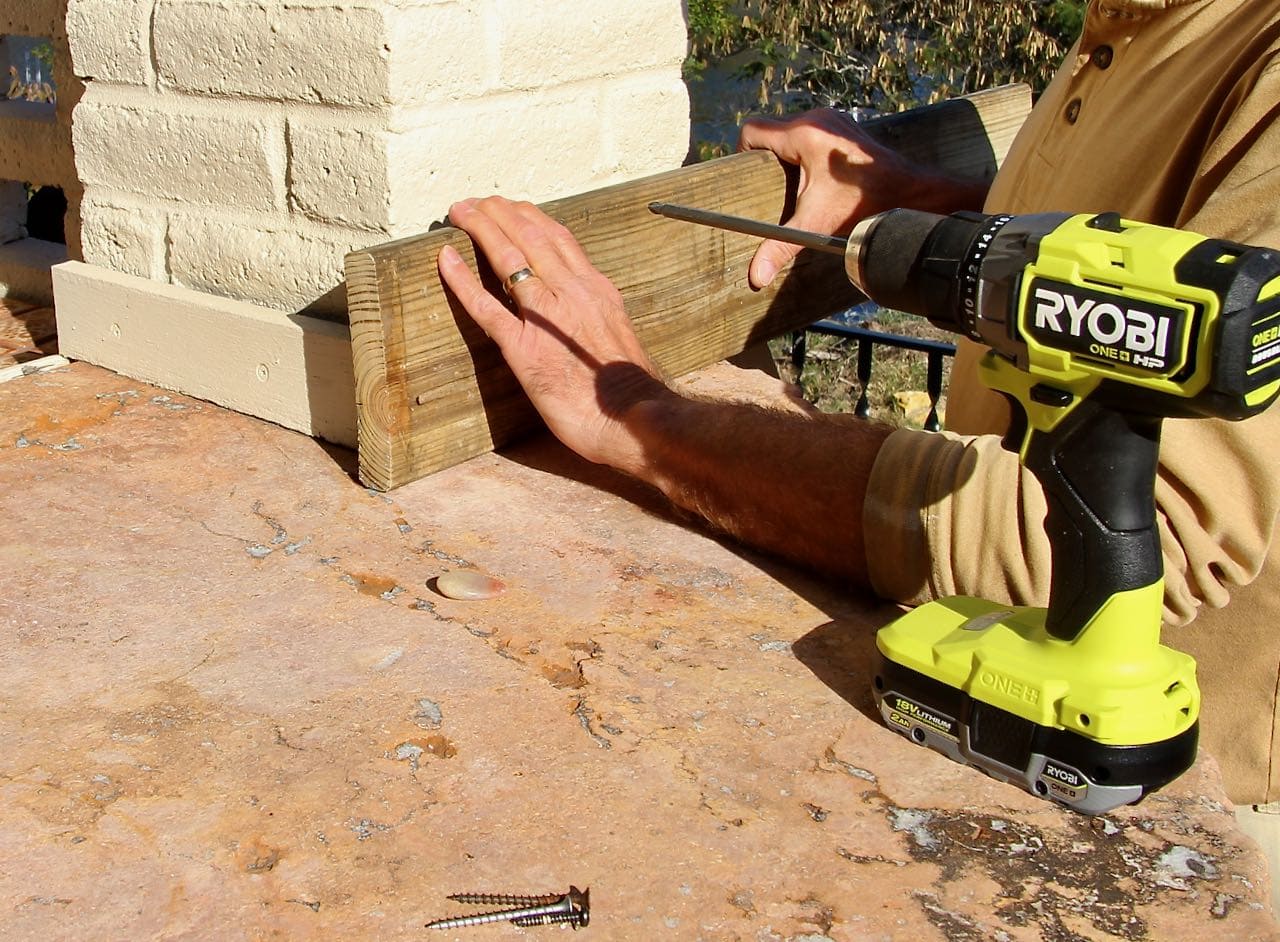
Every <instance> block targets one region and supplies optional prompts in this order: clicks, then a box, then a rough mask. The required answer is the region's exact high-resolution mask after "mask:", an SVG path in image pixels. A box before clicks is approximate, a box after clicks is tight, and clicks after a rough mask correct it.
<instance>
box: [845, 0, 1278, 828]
mask: <svg viewBox="0 0 1280 942" xmlns="http://www.w3.org/2000/svg"><path fill="white" fill-rule="evenodd" d="M987 208H988V209H989V210H991V211H1001V212H1014V213H1018V212H1035V211H1049V210H1053V211H1069V212H1086V211H1099V212H1100V211H1107V210H1114V211H1118V212H1120V213H1122V214H1123V215H1124V216H1126V217H1127V218H1131V219H1137V220H1142V221H1147V222H1153V223H1158V224H1162V225H1174V226H1180V227H1184V228H1187V229H1190V230H1193V231H1196V232H1199V233H1201V234H1203V235H1207V236H1219V237H1225V238H1231V239H1235V240H1237V241H1241V242H1245V243H1251V244H1260V245H1269V246H1273V247H1280V0H1168V2H1162V0H1095V2H1094V3H1092V4H1091V6H1090V8H1089V10H1088V13H1087V16H1086V22H1085V26H1084V31H1083V35H1082V36H1081V39H1080V42H1079V43H1078V44H1077V46H1076V47H1075V48H1074V49H1073V50H1072V51H1071V52H1070V53H1069V54H1068V56H1067V59H1066V61H1065V63H1064V64H1063V67H1062V69H1061V70H1060V71H1059V73H1058V75H1057V76H1056V78H1055V79H1054V81H1053V82H1052V83H1051V85H1050V87H1049V88H1048V89H1047V90H1046V92H1045V93H1044V95H1043V96H1042V97H1041V99H1040V101H1039V102H1037V105H1036V107H1035V109H1034V111H1033V112H1032V115H1031V116H1030V118H1029V119H1028V121H1027V123H1026V125H1025V126H1024V127H1023V129H1022V130H1021V132H1020V133H1019V136H1018V139H1017V141H1016V142H1015V144H1014V146H1013V149H1012V150H1011V152H1010V154H1009V156H1008V158H1007V159H1006V161H1005V164H1004V166H1003V167H1002V169H1001V171H1000V173H999V175H998V176H997V178H996V181H995V184H994V185H993V187H992V189H991V193H990V197H989V199H988V203H987ZM980 353H981V348H979V347H978V346H977V345H976V344H971V343H967V342H966V343H965V344H964V345H963V348H962V349H961V351H960V352H959V355H958V356H957V358H956V363H955V366H954V369H953V373H952V380H951V389H950V394H949V399H948V410H947V424H948V429H949V431H948V432H947V433H943V434H940V435H938V434H929V433H925V432H913V431H898V432H895V433H894V434H893V435H891V436H890V437H889V439H888V441H887V442H886V444H885V447H884V449H883V450H882V451H881V453H880V456H879V457H878V459H877V461H876V465H875V468H874V469H873V471H872V477H871V484H870V493H869V494H868V499H867V509H866V518H865V525H866V530H867V542H868V544H869V545H877V546H880V547H882V548H885V549H886V550H887V551H884V552H877V553H876V554H874V556H873V558H872V559H870V560H869V564H870V568H871V579H872V583H873V585H874V587H875V588H876V590H877V591H878V592H880V593H881V594H883V595H885V596H887V597H889V598H894V599H898V600H901V601H904V602H911V603H918V602H922V601H926V600H928V599H932V598H938V597H941V596H947V595H955V594H966V595H979V596H984V597H987V598H992V599H999V600H1007V601H1010V602H1014V603H1020V604H1044V602H1045V599H1046V597H1047V593H1048V579H1049V553H1048V544H1047V539H1046V537H1045V535H1044V531H1043V528H1042V523H1043V518H1044V513H1045V504H1044V498H1043V495H1042V493H1041V490H1040V487H1039V484H1038V483H1037V482H1036V480H1035V479H1034V478H1033V477H1032V476H1031V475H1030V474H1028V473H1027V472H1025V471H1023V470H1022V469H1021V468H1020V466H1019V464H1018V461H1017V457H1016V455H1013V454H1011V453H1009V452H1006V451H1004V450H1003V449H1002V448H1001V446H1000V441H999V437H998V436H999V434H1001V433H1002V432H1003V431H1004V429H1005V427H1006V425H1007V422H1008V411H1007V408H1006V405H1005V402H1004V400H1003V399H1002V398H1000V397H999V396H996V395H995V394H994V393H991V392H990V391H988V390H986V389H984V388H983V387H981V386H980V385H979V383H978V380H977V375H976V372H975V370H974V364H975V362H976V359H977V357H978V356H979V355H980ZM1160 465H1161V466H1160V473H1159V480H1158V482H1157V485H1156V499H1157V504H1158V512H1159V523H1160V528H1161V536H1162V540H1163V548H1164V565H1165V582H1166V587H1165V617H1166V625H1167V627H1166V629H1165V631H1164V635H1163V637H1164V641H1165V643H1167V644H1170V645H1172V646H1174V647H1177V648H1179V649H1181V650H1184V651H1187V652H1188V653H1190V654H1192V655H1193V656H1194V657H1195V658H1196V660H1197V662H1198V668H1199V677H1200V684H1201V690H1202V694H1203V706H1202V710H1201V743H1202V745H1203V747H1204V748H1205V749H1206V750H1207V751H1208V752H1209V753H1210V754H1211V755H1213V756H1214V757H1215V758H1217V760H1218V761H1219V763H1220V764H1221V765H1222V766H1223V771H1224V775H1225V778H1226V781H1227V787H1228V791H1229V793H1230V794H1231V795H1232V798H1233V799H1234V800H1236V801H1239V802H1250V803H1254V802H1263V801H1272V800H1276V799H1277V798H1280V754H1278V753H1277V752H1276V747H1277V745H1278V744H1280V731H1278V730H1277V726H1278V725H1280V724H1277V722H1276V719H1277V684H1278V683H1280V562H1278V561H1276V560H1275V559H1273V558H1271V557H1272V555H1273V554H1271V552H1270V551H1271V546H1272V539H1273V535H1274V530H1275V525H1276V520H1277V515H1278V514H1280V406H1273V407H1272V408H1271V409H1269V410H1268V411H1267V412H1266V413H1264V414H1263V415H1260V416H1257V417H1255V418H1252V419H1249V420H1246V421H1244V422H1239V423H1231V422H1225V421H1217V420H1204V419H1202V420H1167V421H1166V422H1165V423H1164V433H1163V437H1162V442H1161V449H1160ZM1228 600H1230V602H1231V604H1230V607H1229V608H1224V606H1226V605H1227V602H1228ZM1192 619H1195V621H1194V623H1192ZM1273 757H1274V758H1273Z"/></svg>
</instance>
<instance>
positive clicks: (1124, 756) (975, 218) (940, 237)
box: [651, 204, 1280, 814]
mask: <svg viewBox="0 0 1280 942" xmlns="http://www.w3.org/2000/svg"><path fill="white" fill-rule="evenodd" d="M651 209H653V210H654V211H655V212H659V213H662V214H664V215H671V216H675V217H677V218H684V219H689V220H691V221H696V222H702V223H707V224H711V225H718V226H720V227H722V228H730V229H735V230H738V231H746V232H749V233H752V234H756V235H762V236H765V237H770V238H778V239H782V240H784V241H791V242H797V243H799V244H802V245H808V246H809V247H811V248H816V249H819V250H823V251H834V252H840V253H841V254H843V255H844V260H845V270H846V272H847V274H848V276H849V279H850V280H851V281H852V282H853V283H854V285H856V286H857V287H858V288H859V289H860V290H862V291H863V292H864V293H865V294H866V295H867V296H868V297H869V298H870V299H871V300H873V301H875V302H877V303H879V304H881V305H883V306H885V307H889V308H893V309H896V310H900V311H905V312H907V313H911V314H918V315H922V316H924V317H926V318H928V319H929V321H930V322H932V323H933V324H935V325H937V326H938V327H941V328H943V329H945V330H949V331H953V332H955V333H957V334H961V335H963V336H966V337H970V338H973V339H974V340H977V341H980V342H981V343H983V344H985V345H986V346H987V347H988V348H989V350H988V352H987V353H986V354H985V355H984V356H983V358H982V360H981V363H980V365H979V370H980V374H981V378H982V380H983V382H984V383H985V384H986V385H987V386H989V387H990V388H992V389H994V390H997V391H998V392H1000V393H1002V394H1003V395H1004V396H1005V397H1006V398H1007V399H1009V401H1010V402H1011V403H1013V404H1014V405H1016V406H1017V408H1015V409H1014V410H1013V411H1014V427H1013V428H1011V429H1010V432H1009V434H1008V435H1007V436H1006V438H1005V441H1004V444H1005V446H1006V447H1008V448H1010V449H1011V450H1014V451H1017V453H1018V454H1019V457H1020V460H1021V461H1022V463H1023V464H1024V466H1025V467H1027V468H1028V469H1030V470H1031V472H1032V473H1033V474H1034V475H1035V477H1036V479H1037V480H1038V481H1039V483H1040V485H1041V486H1042V487H1043V488H1044V492H1045V497H1046V500H1047V508H1048V510H1047V517H1046V520H1045V530H1046V532H1047V534H1048V538H1049V545H1050V549H1051V552H1052V560H1053V568H1052V573H1051V577H1050V593H1049V604H1048V607H1047V608H1029V607H1020V606H1008V605H1001V604H997V603H994V602H989V601H984V600H982V599H977V598H971V597H955V598H947V599H941V600H939V601H936V602H931V603H928V604H926V605H922V606H920V607H918V608H916V609H915V610H913V611H912V612H910V613H909V614H907V615H905V616H903V617H902V618H899V619H898V620H896V621H895V622H893V623H892V624H890V625H888V626H886V627H885V628H882V629H881V630H880V631H879V633H878V634H877V637H876V647H877V664H876V669H875V675H874V694H875V699H876V703H877V706H878V708H879V710H880V712H881V715H882V716H883V717H884V719H885V721H886V723H887V724H888V725H889V726H890V728H892V729H895V730H897V731H898V732H900V733H902V734H903V735H904V736H907V737H908V738H910V739H911V740H913V741H914V742H917V743H919V744H921V745H925V746H929V747H931V748H933V749H936V750H938V751H939V752H942V753H944V754H945V755H947V756H949V757H951V758H952V759H955V760H957V761H960V762H964V763H967V764H969V765H973V766H976V767H977V768H980V769H982V770H983V771H985V772H987V773H989V774H990V775H992V776H994V777H996V778H998V779H1001V780H1004V781H1007V782H1011V783H1014V784H1016V785H1019V786H1020V787H1022V788H1025V789H1027V790H1028V791H1030V792H1032V793H1033V794H1037V795H1040V796H1042V797H1046V798H1049V799H1053V800H1056V801H1059V802H1061V803H1063V804H1066V805H1068V806H1070V807H1073V808H1075V809H1077V810H1079V811H1083V812H1086V813H1091V814H1098V813H1103V812H1106V811H1109V810H1111V809H1113V808H1115V807H1118V806H1120V805H1123V804H1129V803H1131V802H1134V801H1137V800H1138V799H1140V798H1141V797H1142V796H1144V795H1145V794H1147V793H1149V792H1151V791H1153V790H1155V789H1157V788H1160V787H1161V786H1163V785H1165V784H1167V783H1168V782H1170V781H1172V780H1173V779H1174V778H1176V777H1177V776H1179V775H1180V774H1182V773H1183V772H1184V771H1186V769H1187V768H1189V767H1190V766H1191V764H1192V762H1193V761H1194V760H1195V754H1196V739H1197V731H1198V716H1199V707H1200V694H1199V689H1198V687H1197V685H1196V679H1195V662H1194V660H1193V659H1192V658H1191V657H1189V656H1188V655H1186V654H1182V653H1179V652H1177V651H1174V650H1172V649H1170V648H1168V647H1166V646H1164V645H1162V644H1161V643H1160V627H1161V612H1162V603H1163V584H1164V575H1163V563H1162V559H1161V554H1160V535H1159V531H1158V530H1157V527H1156V509H1155V493H1154V492H1155V478H1156V468H1157V462H1158V457H1159V456H1158V452H1159V442H1160V427H1161V423H1162V421H1163V419H1165V418H1166V417H1178V418H1196V417H1217V418H1226V419H1241V418H1245V417H1247V416H1250V415H1254V414H1256V413H1258V412H1261V411H1262V410H1263V409H1265V408H1266V407H1267V406H1268V405H1270V403H1271V402H1272V401H1273V400H1274V399H1275V398H1276V396H1277V394H1278V393H1280V253H1278V252H1276V251H1273V250H1271V249H1266V248H1258V247H1251V246H1245V245H1240V244H1237V243H1233V242H1228V241H1224V240H1220V239H1207V238H1204V237H1202V236H1199V235H1195V234H1193V233H1190V232H1185V231H1181V230H1177V229H1169V228H1164V227H1160V226H1152V225H1146V224H1142V223H1136V222H1132V221H1128V220H1124V219H1122V218H1121V217H1120V216H1119V215H1117V214H1115V213H1102V214H1082V215H1068V214H1058V213H1052V214H1051V213H1040V214H1031V215H1014V216H1010V215H982V214H977V213H957V214H955V215H951V216H937V215H934V214H931V213H922V212H916V211H913V210H893V211H890V212H887V213H882V214H880V215H878V216H874V217H871V218H869V219H866V220H864V221H862V222H861V223H859V224H858V226H857V227H856V228H855V229H854V231H853V232H852V233H851V235H850V236H849V238H848V239H847V240H841V239H836V238H832V237H828V236H822V235H818V234H815V233H804V232H797V231H796V230H792V229H785V228H784V227H777V226H769V225H767V224H760V223H755V222H753V221H750V220H737V219H734V218H733V217H728V218H727V222H726V217H721V216H718V215H717V214H708V213H705V212H703V211H701V210H689V209H687V208H683V207H670V206H667V205H665V204H661V205H659V206H651Z"/></svg>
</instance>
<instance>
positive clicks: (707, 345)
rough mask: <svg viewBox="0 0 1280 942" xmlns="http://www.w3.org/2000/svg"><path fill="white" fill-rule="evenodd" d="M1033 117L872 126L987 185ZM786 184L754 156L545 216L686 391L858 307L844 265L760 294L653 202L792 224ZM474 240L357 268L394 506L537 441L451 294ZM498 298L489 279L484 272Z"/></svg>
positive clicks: (396, 245) (1020, 100) (353, 313)
mask: <svg viewBox="0 0 1280 942" xmlns="http://www.w3.org/2000/svg"><path fill="white" fill-rule="evenodd" d="M1030 107H1031V96H1030V92H1029V91H1028V90H1027V89H1026V87H1025V86H1011V87H1008V88H1003V89H993V90H991V91H988V92H982V93H979V94H976V95H973V96H969V97H968V98H964V99H955V100H952V101H947V102H943V103H941V104H939V105H934V106H929V107H927V108H921V109H916V110H914V111H911V112H904V113H902V114H898V115H892V116H889V117H886V118H880V119H876V120H874V121H871V122H867V123H866V125H865V127H866V128H867V130H868V132H869V133H871V134H872V135H873V136H874V137H876V138H878V139H880V140H883V141H885V142H886V143H889V144H891V145H892V146H893V147H895V148H897V149H898V150H900V151H902V152H905V153H907V154H909V155H910V156H911V157H913V158H914V159H916V160H918V161H920V162H922V163H925V164H928V165H932V166H935V167H938V168H940V169H942V170H943V171H945V172H948V173H951V174H954V175H956V176H962V177H969V178H979V179H990V178H991V177H992V176H994V174H995V172H996V168H997V167H998V165H999V163H1000V161H1001V160H1002V159H1003V157H1004V154H1005V153H1006V152H1007V151H1008V148H1009V146H1010V144H1011V143H1012V141H1013V138H1014V137H1015V135H1016V134H1017V131H1018V129H1019V128H1020V127H1021V125H1022V122H1023V120H1024V119H1025V118H1026V115H1027V113H1028V112H1029V111H1030ZM787 177H788V175H787V174H786V173H785V172H784V170H783V168H782V167H781V165H780V164H779V163H778V161H777V160H775V159H774V158H773V157H772V155H770V154H767V153H764V152H760V151H755V152H750V153H743V154H734V155H732V156H730V157H725V158H721V159H720V160H714V161H708V162H706V163H702V164H696V165H693V166H689V167H682V168H680V169H678V170H672V171H669V172H667V173H664V174H658V175H655V176H649V177H644V178H642V179H639V180H633V181H631V182H628V183H623V184H619V185H616V186H611V187H607V188H605V189H601V190H595V191H592V192H590V193H583V194H580V195H577V196H572V197H568V198H566V199H561V200H556V201H554V202H552V203H547V204H544V206H543V208H544V209H545V210H546V212H548V213H549V214H550V215H551V216H553V217H554V218H557V219H559V220H560V221H561V222H562V223H564V225H565V226H567V227H568V228H569V230H570V231H571V232H572V233H573V234H574V235H575V236H576V237H577V238H578V240H579V241H580V242H581V243H582V245H583V247H584V248H585V249H586V251H587V254H588V256H590V258H591V260H592V261H593V262H594V263H595V265H596V266H597V267H598V268H599V269H600V270H601V271H603V272H604V273H605V274H606V275H608V276H609V277H610V278H611V279H612V280H613V281H614V283H615V284H616V285H617V286H618V289H619V290H620V291H621V292H622V296H623V299H624V300H625V302H626V305H627V312H628V314H629V315H630V317H631V319H632V322H633V324H634V325H635V329H636V333H637V334H638V335H639V336H640V339H641V340H642V341H643V342H644V344H645V346H646V347H647V349H648V350H649V352H650V354H651V355H652V357H653V359H654V360H655V362H657V363H658V365H659V366H660V367H661V368H662V369H663V370H665V371H666V372H667V373H668V374H669V375H672V376H679V375H682V374H683V373H686V372H688V371H690V370H694V369H698V368H699V367H702V366H705V365H707V364H709V363H712V362H715V361H716V360H719V359H723V358H725V357H729V356H733V355H735V354H737V353H739V352H741V351H742V350H743V349H744V348H746V347H747V346H749V345H751V344H753V343H759V342H761V341H763V340H765V339H768V338H770V337H775V336H777V335H778V334H780V333H783V332H785V331H788V330H795V329H797V328H800V327H803V326H804V325H806V324H810V323H813V322H814V321H817V320H820V319H822V318H823V317H826V316H828V315H830V314H832V313H834V312H836V311H838V310H842V309H844V308H847V307H848V306H849V305H850V304H852V303H855V302H856V301H857V300H859V297H858V295H857V294H856V292H854V291H853V289H852V288H851V287H850V285H849V283H848V281H847V279H846V278H845V275H844V267H843V265H842V264H841V260H840V259H839V258H838V257H837V256H831V255H819V254H817V253H814V252H802V253H801V255H800V256H799V258H797V260H796V261H795V263H794V264H793V265H792V266H790V267H789V268H788V269H786V270H784V271H783V272H781V273H780V274H779V276H778V278H777V280H776V281H775V282H774V284H773V285H772V286H770V287H769V288H768V289H765V290H763V291H752V290H751V289H750V288H749V287H748V285H747V278H746V268H747V264H748V262H749V261H750V259H751V256H752V254H753V253H754V252H755V248H756V246H757V245H758V244H759V240H758V239H755V238H752V237H750V236H743V235H739V234H737V233H729V232H724V231H720V230H715V229H708V228H705V227H701V226H695V225H691V224H688V223H681V222H674V221H672V220H669V219H660V218H658V217H655V216H654V215H653V214H651V213H650V212H649V211H648V209H647V205H648V203H649V202H650V201H653V200H660V201H664V202H673V203H684V204H688V205H693V206H697V207H701V208H704V209H711V210H716V211H719V212H724V213H730V214H734V215H739V216H746V217H749V218H753V219H761V220H766V221H776V220H778V219H780V218H783V217H784V216H785V215H786V210H785V207H786V204H787V201H788V198H789V192H788V181H787ZM445 245H453V246H454V247H455V248H457V249H458V251H459V252H461V253H462V254H463V255H464V257H468V258H470V259H471V260H472V261H473V262H474V253H473V251H472V247H471V244H470V241H469V239H468V238H467V237H466V236H465V234H463V233H461V232H459V231H458V230H456V229H450V228H444V229H439V230H436V231H433V232H429V233H426V234H423V235H421V236H416V237H412V238H408V239H401V240H398V241H396V242H391V243H387V244H385V245H381V246H374V247H372V248H369V249H364V250H361V251H357V252H352V253H351V254H349V255H348V256H347V260H346V276H347V292H348V307H349V311H350V319H351V339H352V347H353V350H352V352H353V356H354V357H355V372H356V395H357V397H358V404H357V416H358V422H359V439H360V445H359V458H360V477H361V480H362V481H364V482H365V483H366V484H369V485H371V486H373V487H376V488H379V489H382V490H389V489H391V488H394V487H398V486H399V485H401V484H405V483H408V482H409V481H412V480H415V479H417V478H419V477H422V476H424V475H427V474H431V473H433V472H435V471H438V470H441V469H443V468H446V467H448V466H450V465H452V464H456V463H457V462H460V461H463V460H466V459H467V458H471V457H474V456H475V455H478V454H482V453H484V452H485V451H488V450H490V449H492V448H496V447H499V446H501V445H503V444H505V443H507V442H509V441H512V440H513V439H515V438H517V437H519V436H520V435H523V434H525V433H526V432H528V431H529V430H531V429H535V428H538V427H540V423H539V421H538V418H537V414H536V413H535V412H534V411H533V408H532V406H531V405H530V404H529V402H528V400H527V399H526V398H525V397H524V394H523V392H522V391H521V389H520V387H519V385H518V384H517V383H516V381H515V378H514V377H513V376H512V375H511V372H510V370H508V369H507V367H506V364H505V363H504V362H503V360H502V357H501V355H500V354H499V353H498V351H497V348H496V347H495V346H494V345H493V344H492V343H491V342H490V341H489V340H488V338H487V337H485V335H484V333H483V332H482V331H480V330H479V328H478V327H476V325H475V324H474V323H473V322H472V321H471V319H470V318H469V317H468V316H467V315H466V313H465V312H464V311H462V310H461V307H460V305H458V303H457V301H456V299H455V298H453V297H452V295H450V294H449V292H448V291H446V290H445V289H444V287H443V285H442V284H441V282H440V278H439V273H438V271H437V268H436V257H437V256H438V254H439V252H440V249H441V248H442V247H443V246H445ZM482 275H483V276H484V277H486V278H488V279H489V284H490V287H491V288H494V289H495V290H496V279H495V278H494V276H493V273H492V272H489V271H488V270H487V269H482Z"/></svg>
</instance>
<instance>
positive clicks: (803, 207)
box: [738, 108, 987, 288]
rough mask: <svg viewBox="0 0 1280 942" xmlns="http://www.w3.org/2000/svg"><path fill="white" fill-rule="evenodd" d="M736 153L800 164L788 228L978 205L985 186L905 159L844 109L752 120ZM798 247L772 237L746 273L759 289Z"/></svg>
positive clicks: (830, 231)
mask: <svg viewBox="0 0 1280 942" xmlns="http://www.w3.org/2000/svg"><path fill="white" fill-rule="evenodd" d="M738 150H740V151H742V150H769V151H772V152H773V153H774V154H775V155H777V157H778V158H779V159H780V160H782V161H783V162H784V163H788V164H793V165H795V166H796V167H798V168H799V172H800V179H799V185H798V189H797V192H796V209H795V214H794V215H792V216H791V218H790V219H785V220H783V223H784V224H785V225H788V226H793V227H795V228H797V229H807V230H809V231H810V232H821V233H823V234H826V235H844V234H846V233H848V232H849V230H851V229H852V228H853V226H854V224H856V223H857V222H858V221H859V220H861V219H864V218H866V217H867V216H872V215H875V214H876V213H879V212H884V211H885V210H889V209H896V208H899V207H906V208H911V209H921V210H928V211H930V212H939V213H948V212H954V211H955V210H958V209H979V208H980V207H981V205H982V200H983V198H984V196H985V194H986V189H987V187H986V184H985V183H973V182H966V181H959V180H954V179H952V178H949V177H943V176H941V175H939V174H937V173H933V172H931V171H929V170H927V169H925V168H923V167H920V166H918V165H916V164H913V163H911V162H910V161H908V160H906V159H905V158H904V157H902V155H901V154H899V153H897V152H896V151H894V150H892V149H890V148H888V147H885V146H884V145H882V144H878V143H876V141H874V140H873V139H872V138H871V136H870V135H869V134H868V133H867V132H866V131H865V130H863V129H862V128H861V127H859V126H858V125H857V124H856V123H854V121H853V119H852V118H850V117H849V116H848V115H847V114H845V113H843V112H840V111H835V110H833V109H830V108H824V109H820V110H817V111H808V112H805V113H804V114H800V115H797V116H795V117H791V118H783V119H771V118H751V119H749V120H748V121H747V122H746V123H744V124H743V126H742V131H741V133H740V135H739V137H738ZM799 251H800V246H798V245H792V244H790V243H786V242H778V241H775V240H772V239H769V240H766V241H764V242H763V243H761V245H760V247H759V248H758V249H756V254H755V256H754V257H753V258H752V259H751V266H750V268H749V269H748V271H747V278H748V280H749V281H750V282H751V285H752V286H753V287H756V288H763V287H764V286H766V285H768V284H769V283H770V282H772V281H773V278H774V275H776V274H777V272H778V270H779V269H780V268H782V266H784V265H786V264H787V263H788V262H789V261H791V259H792V258H794V257H795V256H796V254H797V253H798V252H799Z"/></svg>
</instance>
